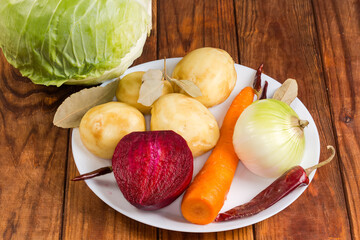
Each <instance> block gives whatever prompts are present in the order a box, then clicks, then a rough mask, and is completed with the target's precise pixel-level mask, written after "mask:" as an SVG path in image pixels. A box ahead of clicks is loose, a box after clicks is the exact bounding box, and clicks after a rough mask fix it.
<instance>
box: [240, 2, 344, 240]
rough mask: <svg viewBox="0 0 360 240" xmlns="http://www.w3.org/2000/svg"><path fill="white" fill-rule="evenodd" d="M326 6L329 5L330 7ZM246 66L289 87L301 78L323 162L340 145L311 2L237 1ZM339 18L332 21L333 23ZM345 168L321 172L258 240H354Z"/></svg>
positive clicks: (266, 224) (259, 228)
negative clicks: (329, 149)
mask: <svg viewBox="0 0 360 240" xmlns="http://www.w3.org/2000/svg"><path fill="white" fill-rule="evenodd" d="M324 4H325V2H324ZM235 6H236V7H235V9H236V19H237V27H238V37H239V46H240V47H239V50H240V62H241V63H242V64H244V65H246V66H249V67H252V68H256V67H257V66H258V65H259V64H260V63H262V62H263V63H264V72H265V73H266V74H268V75H270V76H271V77H273V78H275V79H277V80H279V81H280V82H283V81H284V80H285V79H286V78H289V77H292V78H296V79H297V80H298V83H299V98H300V99H301V100H302V102H303V103H304V104H305V106H306V107H307V108H308V109H309V111H310V113H311V115H312V116H313V118H314V120H315V123H316V125H317V127H318V130H319V134H320V142H321V160H324V159H325V158H326V157H327V156H328V152H327V151H326V145H328V144H331V145H335V140H334V132H333V126H332V121H331V116H330V111H329V102H328V95H327V92H326V85H325V81H324V77H323V73H322V63H321V60H320V57H319V55H320V52H319V47H318V39H317V33H316V28H315V22H314V16H313V10H312V5H311V2H310V1H303V0H301V1H280V2H279V1H275V0H273V1H251V0H248V1H240V0H239V1H235ZM332 17H334V16H329V19H331V18H332ZM343 191H344V190H343V186H342V180H341V176H340V169H339V163H338V162H337V160H335V161H334V162H333V163H332V164H330V165H329V166H326V167H324V168H322V169H319V171H317V173H316V175H315V178H314V180H313V182H312V183H311V185H310V187H309V188H308V189H307V190H306V191H305V192H304V194H303V195H302V196H301V197H300V198H299V199H298V200H296V201H295V202H294V203H293V204H292V205H291V206H289V207H288V208H287V209H285V210H284V211H282V212H281V213H279V214H277V215H275V216H274V217H271V218H269V219H267V220H265V221H262V222H261V223H258V224H256V225H255V233H256V237H255V238H256V239H350V228H349V222H348V218H347V211H346V202H345V199H344V193H343Z"/></svg>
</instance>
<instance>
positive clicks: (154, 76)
mask: <svg viewBox="0 0 360 240" xmlns="http://www.w3.org/2000/svg"><path fill="white" fill-rule="evenodd" d="M162 78H163V72H162V71H161V70H159V69H150V70H147V71H146V72H145V73H144V75H143V76H142V81H143V82H146V81H161V80H162Z"/></svg>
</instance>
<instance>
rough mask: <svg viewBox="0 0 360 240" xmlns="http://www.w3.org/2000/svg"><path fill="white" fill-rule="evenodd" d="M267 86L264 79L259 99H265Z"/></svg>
mask: <svg viewBox="0 0 360 240" xmlns="http://www.w3.org/2000/svg"><path fill="white" fill-rule="evenodd" d="M267 88H268V82H267V81H265V84H264V87H263V90H262V92H261V96H260V98H259V99H260V100H261V99H266V98H267Z"/></svg>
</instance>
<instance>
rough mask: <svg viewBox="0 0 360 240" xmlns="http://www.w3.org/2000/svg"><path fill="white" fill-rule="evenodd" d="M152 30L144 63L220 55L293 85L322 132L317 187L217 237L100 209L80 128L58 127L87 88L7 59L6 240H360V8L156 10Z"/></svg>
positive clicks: (0, 185) (280, 5)
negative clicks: (78, 156) (77, 136)
mask: <svg viewBox="0 0 360 240" xmlns="http://www.w3.org/2000/svg"><path fill="white" fill-rule="evenodd" d="M152 11H153V30H152V33H151V35H150V37H149V38H148V39H147V42H146V45H145V48H144V51H143V54H142V56H141V57H140V58H139V59H137V60H136V62H135V63H134V65H136V64H139V63H143V62H147V61H152V60H156V59H161V58H163V57H167V58H170V57H181V56H184V55H185V54H186V53H187V52H189V51H191V50H193V49H196V48H199V47H203V46H211V47H219V48H222V49H224V50H226V51H227V52H229V54H230V55H231V56H232V57H233V58H234V60H235V62H236V63H239V64H242V65H245V66H248V67H251V68H256V67H257V66H258V65H259V64H260V63H264V65H265V67H264V73H265V74H267V75H269V76H271V77H273V78H275V79H277V80H278V81H280V82H283V81H284V80H285V79H287V78H289V77H291V78H296V79H297V81H298V83H299V86H300V87H299V98H300V99H301V101H302V102H303V103H304V104H305V106H306V107H307V108H308V109H309V111H310V113H311V115H312V116H313V118H314V120H315V123H316V125H317V128H318V131H319V135H320V142H321V159H320V160H324V159H325V158H326V157H327V150H326V145H328V144H331V145H334V146H335V147H336V150H337V157H336V159H335V160H334V161H333V162H332V163H331V164H330V165H329V166H327V167H324V168H322V169H321V170H319V171H317V173H316V175H315V178H314V180H313V182H312V183H311V184H310V186H309V188H308V189H307V190H306V191H305V192H304V193H303V194H302V195H301V197H300V198H298V199H297V200H296V201H295V202H294V203H293V204H291V205H290V206H289V207H288V208H286V209H285V210H283V211H282V212H280V213H278V214H276V215H275V216H273V217H271V218H269V219H266V220H264V221H262V222H259V223H257V224H254V225H252V226H248V227H245V228H241V229H236V230H232V231H226V232H218V233H206V234H202V233H182V232H174V231H167V230H162V229H158V228H154V227H151V226H147V225H144V224H142V223H139V222H136V221H134V220H131V219H130V218H128V217H126V216H124V215H122V214H120V213H118V212H116V211H115V210H113V209H112V208H110V207H109V206H108V205H106V204H105V203H104V202H102V201H101V200H100V199H99V198H98V197H97V196H96V195H95V194H94V193H93V192H92V191H91V190H90V189H89V188H88V187H87V186H86V184H85V183H83V182H79V183H76V184H75V183H73V182H70V181H69V180H70V178H71V177H73V176H75V175H77V174H78V172H77V169H76V166H75V163H74V160H73V157H72V152H71V145H70V140H71V137H70V134H71V131H70V130H66V129H60V128H57V127H55V126H53V125H52V118H53V116H54V113H55V111H56V109H57V107H58V106H59V104H60V103H61V102H62V101H63V100H64V99H65V98H66V97H67V96H69V95H70V94H71V93H73V92H76V91H78V90H80V89H81V87H77V86H62V87H59V88H57V87H45V86H39V85H35V84H33V83H31V82H30V81H29V80H28V79H26V78H23V77H21V75H20V74H19V72H18V71H17V70H16V69H14V68H13V67H12V66H11V65H10V64H9V63H8V62H7V61H6V60H5V58H4V56H3V54H2V52H0V89H1V91H0V152H1V157H0V161H1V162H0V163H1V167H0V206H1V207H0V216H1V217H0V239H169V240H170V239H360V220H359V219H360V208H359V207H358V205H359V204H360V200H359V198H360V181H359V178H360V161H359V157H360V145H359V143H358V138H359V137H360V120H359V113H358V112H359V101H360V98H359V97H358V95H359V94H360V93H359V91H360V90H359V87H358V86H357V84H358V83H360V48H359V46H360V1H359V0H291V1H287V0H269V1H261V0H211V1H210V0H198V1H192V0H153V9H152Z"/></svg>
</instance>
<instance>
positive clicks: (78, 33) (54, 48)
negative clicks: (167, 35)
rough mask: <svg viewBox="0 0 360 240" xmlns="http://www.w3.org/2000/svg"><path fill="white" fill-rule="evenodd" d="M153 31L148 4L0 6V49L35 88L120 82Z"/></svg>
mask: <svg viewBox="0 0 360 240" xmlns="http://www.w3.org/2000/svg"><path fill="white" fill-rule="evenodd" d="M150 29H151V0H1V4H0V48H2V51H3V53H4V55H5V57H6V59H7V60H8V62H9V63H10V64H12V65H13V66H14V67H16V68H17V69H19V71H20V72H21V74H22V75H23V76H26V77H28V78H30V79H31V80H32V81H33V82H34V83H36V84H44V85H56V86H60V85H62V84H85V85H90V84H97V83H100V82H103V81H105V80H108V79H112V78H115V77H118V76H120V75H121V74H122V73H123V72H124V71H125V70H126V69H127V68H128V67H129V66H130V65H131V64H132V63H133V61H134V60H135V59H136V58H138V57H139V56H140V55H141V53H142V49H143V46H144V44H145V40H146V38H147V36H148V34H149V32H150Z"/></svg>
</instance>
